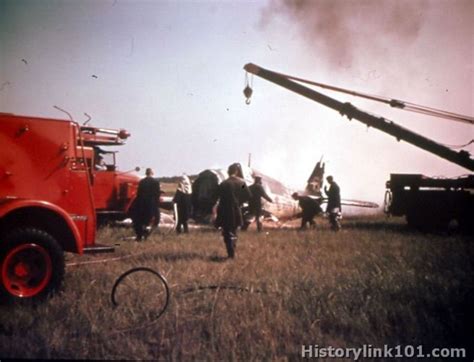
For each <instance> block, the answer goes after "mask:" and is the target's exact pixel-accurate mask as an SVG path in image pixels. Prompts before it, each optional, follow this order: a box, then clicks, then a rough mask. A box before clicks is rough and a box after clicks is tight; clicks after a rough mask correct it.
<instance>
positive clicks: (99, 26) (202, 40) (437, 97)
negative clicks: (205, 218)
mask: <svg viewBox="0 0 474 362" xmlns="http://www.w3.org/2000/svg"><path fill="white" fill-rule="evenodd" d="M473 19H474V2H473V1H470V0H466V1H463V0H412V1H408V0H399V1H391V0H380V1H376V0H360V1H352V0H345V1H344V0H333V1H329V0H324V1H323V0H312V1H304V0H301V1H296V0H292V1H285V0H272V1H268V0H265V1H263V0H262V1H142V0H135V1H130V0H95V1H72V0H68V1H56V0H55V1H53V0H35V1H24V0H12V1H10V0H0V112H10V113H15V114H22V115H31V116H41V117H53V118H63V119H65V118H67V117H66V116H65V115H64V114H63V113H61V112H59V111H58V110H57V109H55V108H53V106H55V105H56V106H59V107H61V108H63V109H65V110H67V111H68V112H69V113H71V114H72V116H73V117H74V120H76V121H77V122H79V123H82V122H84V121H85V120H86V119H87V117H86V116H85V115H84V113H87V114H89V115H91V117H92V120H91V122H90V124H92V125H95V126H98V127H109V128H124V129H126V130H128V131H129V132H130V133H131V135H132V136H131V137H130V138H129V140H128V142H127V144H126V145H125V146H123V147H120V148H118V150H119V151H120V152H119V154H118V164H119V167H120V168H121V169H122V170H129V169H132V168H134V167H135V166H140V167H142V168H145V167H153V168H154V169H155V174H156V175H157V176H173V175H181V174H182V173H187V174H196V173H198V172H200V171H202V170H204V169H207V168H227V166H228V165H229V164H230V163H233V162H236V161H239V162H242V163H244V164H246V163H247V160H248V155H249V154H251V155H252V157H251V158H252V166H253V167H255V168H256V169H258V170H260V171H262V172H263V173H265V174H267V175H269V176H271V177H273V178H276V179H279V180H281V181H282V182H284V183H286V184H288V185H289V186H290V187H293V188H296V189H298V188H299V189H302V188H304V186H305V184H306V180H307V178H308V176H309V174H310V172H311V170H312V168H313V167H314V165H315V163H316V161H318V160H319V159H320V158H321V157H324V160H325V161H326V173H327V174H331V175H333V176H334V178H335V180H336V181H337V182H338V183H339V185H340V186H341V191H342V196H343V197H345V198H357V199H364V200H369V201H374V202H378V203H382V200H383V195H384V190H385V181H386V180H388V179H389V175H390V173H421V174H425V175H428V176H448V177H452V176H459V175H462V174H466V173H468V170H466V169H463V168H461V167H459V166H456V165H454V164H452V163H450V162H448V161H445V160H443V159H441V158H439V157H437V156H435V155H432V154H430V153H428V152H426V151H423V150H421V149H419V148H416V147H414V146H412V145H409V144H407V143H404V142H397V141H396V140H395V139H394V138H393V137H392V136H389V135H387V134H384V133H382V132H380V131H378V130H375V129H367V127H366V126H365V125H364V124H362V123H360V122H358V121H356V120H353V121H348V120H347V118H342V117H341V116H340V115H339V114H338V113H337V112H335V111H333V110H330V109H327V108H325V107H323V106H322V105H320V104H317V103H315V102H313V101H310V100H308V99H305V98H303V97H301V96H299V95H297V94H295V93H292V92H290V91H288V90H286V89H283V88H281V87H279V86H277V85H275V84H272V83H269V82H267V81H266V80H263V79H261V78H258V77H251V76H249V82H250V83H251V85H252V88H253V96H252V99H251V103H250V104H249V105H247V104H246V103H245V98H244V95H243V89H244V87H245V85H246V75H245V72H244V70H243V66H244V65H245V64H246V63H249V62H251V63H255V64H258V65H260V66H262V67H264V68H267V69H271V70H275V71H278V72H282V73H285V74H291V75H294V76H297V77H300V78H305V79H309V80H313V81H317V82H322V83H328V84H331V85H335V86H339V87H344V88H349V89H353V90H357V91H361V92H365V93H370V94H377V95H382V96H386V97H390V98H396V99H401V100H405V101H409V102H412V103H416V104H421V105H426V106H430V107H434V108H440V109H445V110H449V111H452V112H456V113H461V114H466V115H469V116H473V115H474V109H473V107H474V106H473V105H474V98H473V94H474V93H473V83H474V73H473V53H474V25H473V24H474V21H473ZM321 92H322V93H325V94H327V95H329V96H333V97H335V98H336V99H338V100H340V101H344V102H346V101H350V102H351V103H353V104H354V105H356V106H357V107H358V108H361V109H364V110H367V111H369V112H370V113H374V114H378V115H381V116H383V117H385V118H388V119H390V120H393V121H395V122H396V123H398V124H400V125H403V126H404V127H407V128H409V129H412V130H414V131H416V132H418V133H421V134H423V135H425V136H426V137H429V138H431V139H433V140H435V141H437V142H440V143H443V144H448V145H461V144H466V143H468V142H469V141H470V140H472V139H473V138H474V137H473V136H474V132H473V128H472V126H470V125H465V124H462V123H457V122H453V121H447V120H443V119H437V118H432V117H426V116H420V115H416V114H413V113H409V112H403V111H400V110H395V109H391V108H389V107H387V106H385V105H380V104H374V103H373V102H368V101H365V100H362V99H359V98H354V97H351V96H346V95H341V94H335V93H329V92H325V91H321ZM0 147H1V145H0ZM465 149H466V150H468V151H469V152H471V153H472V152H473V151H474V148H473V147H472V145H471V146H469V147H467V148H465Z"/></svg>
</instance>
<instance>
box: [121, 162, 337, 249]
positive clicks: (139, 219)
mask: <svg viewBox="0 0 474 362" xmlns="http://www.w3.org/2000/svg"><path fill="white" fill-rule="evenodd" d="M227 173H228V175H229V177H228V178H227V179H226V180H224V181H223V182H221V183H220V184H219V186H218V200H219V203H218V206H217V217H216V220H215V226H216V228H221V229H222V236H223V238H224V243H225V246H226V250H227V255H228V257H229V258H234V257H235V249H236V245H237V230H238V229H239V228H242V229H244V230H245V229H247V228H248V226H249V225H250V221H249V220H244V217H243V213H242V205H243V204H244V203H246V202H248V211H249V214H250V215H252V217H254V218H255V220H256V223H257V230H258V231H261V230H262V222H261V216H262V211H263V209H262V198H263V199H266V200H267V201H268V202H273V200H272V199H271V198H270V197H269V196H268V195H267V193H266V192H265V189H264V188H263V186H262V179H261V177H259V176H256V177H255V179H254V183H253V184H252V185H251V186H250V187H247V184H246V183H245V181H244V179H243V175H242V169H241V167H240V164H238V163H233V164H232V165H230V166H229V168H228V170H227ZM326 180H327V181H328V183H329V188H325V189H324V191H325V192H326V195H327V198H328V203H327V209H326V212H327V213H328V214H329V221H330V223H331V227H332V229H333V230H335V231H338V230H339V229H340V228H341V225H340V222H339V219H340V215H341V197H340V189H339V186H338V185H337V183H336V182H335V181H334V179H333V177H332V176H328V177H327V178H326ZM160 195H161V189H160V182H159V181H158V180H157V179H155V178H154V177H153V170H152V169H151V168H147V169H146V177H145V178H144V179H142V180H141V181H140V182H139V184H138V190H137V197H136V199H135V201H134V203H133V205H132V206H131V208H130V216H131V218H132V221H133V227H134V230H135V234H136V240H137V241H141V240H143V239H146V238H147V236H148V235H149V233H150V229H149V225H150V224H151V225H152V226H157V225H158V224H159V222H160V212H159V198H160ZM292 196H293V198H294V199H295V200H298V201H299V206H300V208H301V210H302V213H301V217H302V221H301V228H302V229H304V228H306V225H307V224H308V223H309V225H310V227H314V225H315V222H314V217H315V216H316V215H318V214H319V213H321V212H322V209H321V200H317V199H314V198H311V197H310V196H300V195H298V193H294V194H293V195H292ZM173 202H174V204H175V205H176V209H177V210H176V211H177V226H176V231H177V232H178V233H181V232H184V233H187V232H188V219H189V217H190V216H191V207H192V206H191V182H190V180H189V177H188V176H185V175H184V176H183V177H182V178H181V180H180V182H179V185H178V188H177V190H176V193H175V195H174V198H173Z"/></svg>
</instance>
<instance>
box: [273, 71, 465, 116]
mask: <svg viewBox="0 0 474 362" xmlns="http://www.w3.org/2000/svg"><path fill="white" fill-rule="evenodd" d="M276 74H278V75H280V76H282V77H285V78H288V79H291V80H294V81H297V82H301V83H306V84H310V85H314V86H316V87H320V88H323V89H328V90H331V91H335V92H340V93H345V94H349V95H351V96H354V97H360V98H366V99H369V100H372V101H375V102H381V103H385V104H388V105H390V106H391V107H393V108H399V109H403V110H406V111H411V112H415V113H421V114H425V115H429V116H433V117H439V118H444V119H449V120H452V121H457V122H463V123H468V124H471V125H473V124H474V117H470V116H466V115H462V114H458V113H453V112H448V111H444V110H441V109H436V108H432V107H427V106H421V105H418V104H415V103H410V102H405V101H401V100H398V99H391V98H387V97H382V96H377V95H372V94H368V93H362V92H356V91H353V90H350V89H345V88H340V87H335V86H331V85H328V84H324V83H319V82H313V81H310V80H307V79H303V78H298V77H294V76H291V75H287V74H283V73H276Z"/></svg>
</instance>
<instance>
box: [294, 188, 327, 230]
mask: <svg viewBox="0 0 474 362" xmlns="http://www.w3.org/2000/svg"><path fill="white" fill-rule="evenodd" d="M291 196H292V197H293V199H294V200H298V203H299V205H300V208H301V227H300V229H302V230H304V229H306V224H308V223H309V226H310V228H314V227H315V226H316V223H315V222H314V217H315V216H316V215H318V214H320V213H321V212H322V211H323V210H322V209H321V202H320V200H317V199H314V198H312V197H310V196H304V195H303V196H302V195H299V194H298V193H297V192H295V193H294V194H293V195H291Z"/></svg>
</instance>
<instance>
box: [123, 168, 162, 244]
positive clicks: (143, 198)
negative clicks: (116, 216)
mask: <svg viewBox="0 0 474 362" xmlns="http://www.w3.org/2000/svg"><path fill="white" fill-rule="evenodd" d="M145 175H146V177H145V178H143V179H142V180H140V182H139V183H138V190H137V197H136V198H135V201H134V202H133V205H132V206H131V211H130V213H131V217H132V221H133V228H134V230H135V234H136V236H137V238H136V240H137V241H141V240H142V239H146V238H147V237H148V235H149V231H148V230H147V227H148V226H149V225H150V223H151V222H152V221H153V223H154V224H155V225H158V224H159V222H160V209H159V199H160V182H159V181H158V180H156V179H155V178H153V175H154V173H153V170H152V169H151V168H147V169H146V171H145Z"/></svg>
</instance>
